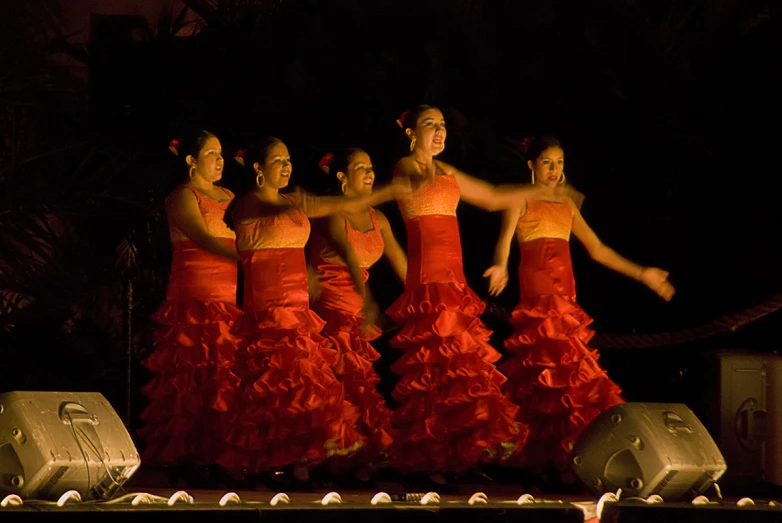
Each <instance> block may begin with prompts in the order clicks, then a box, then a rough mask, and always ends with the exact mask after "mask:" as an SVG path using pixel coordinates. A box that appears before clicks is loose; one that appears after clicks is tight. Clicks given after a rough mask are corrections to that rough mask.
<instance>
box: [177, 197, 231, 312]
mask: <svg viewBox="0 0 782 523" xmlns="http://www.w3.org/2000/svg"><path fill="white" fill-rule="evenodd" d="M182 187H186V188H187V189H189V190H190V191H192V192H193V194H195V197H196V199H197V200H198V209H199V210H200V211H201V216H202V217H203V219H204V223H205V224H206V227H207V230H208V231H209V232H210V233H211V234H212V235H213V236H215V237H217V238H218V239H219V240H220V241H221V242H222V243H224V244H225V245H226V246H228V247H230V248H232V249H233V248H236V239H235V238H236V235H235V234H234V232H233V231H232V230H231V229H229V228H228V226H227V225H226V224H225V222H224V221H223V217H224V216H225V211H226V209H227V208H228V204H229V203H231V200H232V199H233V194H232V193H231V192H230V191H228V190H226V189H223V190H224V191H225V193H226V195H227V197H228V199H226V200H225V201H222V202H219V201H217V200H213V199H212V198H209V197H207V196H205V195H203V194H201V193H200V192H198V191H197V190H196V189H194V188H193V187H190V186H189V185H183V186H182ZM168 223H169V234H170V236H171V245H172V250H173V257H172V260H171V272H170V274H169V278H168V286H167V287H166V300H167V301H172V302H182V301H204V302H229V303H235V302H236V278H237V273H238V267H237V264H236V262H235V261H233V260H230V259H228V258H226V257H224V256H219V255H217V254H214V253H211V252H209V251H207V250H205V249H202V248H201V247H199V246H198V245H196V243H195V242H194V241H192V240H190V239H189V238H188V237H187V236H186V235H185V234H184V233H183V232H182V231H181V230H179V229H178V228H177V227H176V226H175V225H174V224H173V221H172V220H171V219H169V221H168Z"/></svg>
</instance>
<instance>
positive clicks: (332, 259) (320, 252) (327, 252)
mask: <svg viewBox="0 0 782 523" xmlns="http://www.w3.org/2000/svg"><path fill="white" fill-rule="evenodd" d="M369 214H370V216H372V228H371V229H370V230H368V231H359V230H357V229H354V228H353V226H352V225H350V221H349V220H348V219H347V218H345V232H346V233H347V235H348V243H350V246H351V247H352V248H353V252H355V254H356V258H358V264H359V265H360V266H361V268H363V269H368V268H370V267H372V266H373V265H374V264H375V263H376V262H377V261H378V260H379V259H380V257H381V256H383V250H384V249H385V243H384V242H383V234H382V232H381V231H380V224H378V222H377V215H376V214H375V210H374V209H369ZM312 247H313V249H312V251H311V252H312V253H313V254H314V256H313V258H314V263H313V265H314V266H315V267H316V268H318V267H319V266H320V265H321V264H323V263H326V264H337V265H345V266H346V265H347V264H346V263H345V260H343V259H342V257H341V256H340V255H339V254H337V252H336V251H335V250H334V249H333V248H332V247H331V245H329V243H328V242H327V241H326V240H325V238H321V237H317V238H315V240H314V241H313V245H312Z"/></svg>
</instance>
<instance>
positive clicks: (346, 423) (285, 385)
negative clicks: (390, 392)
mask: <svg viewBox="0 0 782 523" xmlns="http://www.w3.org/2000/svg"><path fill="white" fill-rule="evenodd" d="M324 325H325V322H324V321H323V320H322V319H321V318H319V317H318V316H317V315H316V314H315V313H313V312H312V311H310V310H308V309H294V308H288V307H279V308H270V309H267V310H265V311H255V312H249V313H247V314H245V315H243V316H242V317H241V318H240V319H239V320H238V321H237V322H236V324H235V326H234V329H233V331H232V332H233V333H234V334H236V335H238V336H240V337H241V338H242V339H243V340H244V341H243V342H242V343H241V344H240V346H239V348H238V350H237V352H236V366H235V368H234V369H235V370H234V371H235V372H236V374H237V375H239V377H240V378H241V379H242V383H243V385H242V387H241V390H240V391H238V394H237V395H236V397H235V399H234V400H235V403H234V406H232V407H231V408H230V409H229V412H230V413H231V415H230V418H229V419H228V420H227V421H228V422H227V423H225V424H224V425H225V427H226V429H225V440H226V442H227V445H226V446H225V448H224V449H223V451H222V452H221V453H220V456H219V458H218V459H217V462H218V463H219V464H221V465H223V466H224V467H226V468H229V469H246V470H248V471H250V472H261V471H265V470H269V469H273V468H276V467H282V466H286V465H290V464H294V463H308V464H317V463H320V462H322V461H323V460H325V459H326V458H329V457H332V456H340V455H348V454H351V453H353V452H355V451H356V450H357V449H358V448H360V447H361V446H362V445H363V443H364V441H363V438H362V437H361V436H360V435H359V434H358V432H356V429H355V425H356V423H357V421H358V419H359V412H358V410H357V409H356V407H355V406H354V405H353V404H351V403H350V402H348V401H345V397H344V393H343V387H342V385H341V384H340V382H339V381H338V380H337V379H336V378H335V377H334V374H333V373H332V372H331V370H330V368H329V367H331V366H333V365H335V364H336V363H337V351H335V350H334V348H333V347H332V346H331V343H330V342H329V341H328V339H326V338H324V337H323V336H321V335H320V334H319V332H320V331H321V329H322V328H323V326H324Z"/></svg>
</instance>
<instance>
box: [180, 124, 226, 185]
mask: <svg viewBox="0 0 782 523" xmlns="http://www.w3.org/2000/svg"><path fill="white" fill-rule="evenodd" d="M186 160H187V164H188V165H189V166H190V168H191V169H193V168H194V169H193V178H200V179H202V180H203V181H205V182H207V183H214V182H216V181H219V180H220V179H221V178H222V177H223V167H224V166H225V160H224V159H223V147H222V145H220V140H218V139H217V137H216V136H210V137H209V138H207V139H206V140H205V141H204V145H203V147H201V150H200V151H198V157H197V158H195V157H193V156H188V157H187V159H186Z"/></svg>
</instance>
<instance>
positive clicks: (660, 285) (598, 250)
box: [569, 200, 675, 301]
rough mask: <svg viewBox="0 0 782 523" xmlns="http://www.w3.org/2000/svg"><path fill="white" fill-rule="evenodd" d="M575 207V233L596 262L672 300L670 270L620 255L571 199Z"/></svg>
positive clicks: (667, 299) (672, 290)
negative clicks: (601, 237)
mask: <svg viewBox="0 0 782 523" xmlns="http://www.w3.org/2000/svg"><path fill="white" fill-rule="evenodd" d="M569 203H570V204H571V205H572V207H573V235H574V236H575V237H576V238H578V239H579V241H580V242H581V243H582V244H584V248H585V249H586V250H587V252H588V253H589V256H591V257H592V259H593V260H595V261H596V262H598V263H600V264H602V265H605V266H606V267H608V268H609V269H612V270H614V271H616V272H618V273H620V274H624V275H625V276H628V277H630V278H633V279H634V280H638V281H640V282H641V283H643V284H644V285H646V286H647V287H649V288H650V289H651V290H652V291H654V292H655V293H657V294H658V295H659V296H660V297H661V298H662V299H664V300H665V301H670V300H671V298H672V297H673V294H674V292H675V289H674V288H673V285H671V283H670V282H669V281H668V272H667V271H664V270H662V269H658V268H656V267H642V266H640V265H638V264H636V263H633V262H631V261H630V260H628V259H627V258H624V257H622V256H620V255H619V254H618V253H617V252H616V251H614V250H613V249H612V248H610V247H609V246H608V245H606V244H604V243H603V242H602V241H600V239H599V238H598V237H597V235H596V234H595V233H594V231H593V230H592V229H591V228H590V227H589V225H587V223H586V221H585V220H584V218H583V217H582V216H581V212H580V211H579V210H578V208H577V206H576V204H575V203H574V202H573V201H570V200H569Z"/></svg>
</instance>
